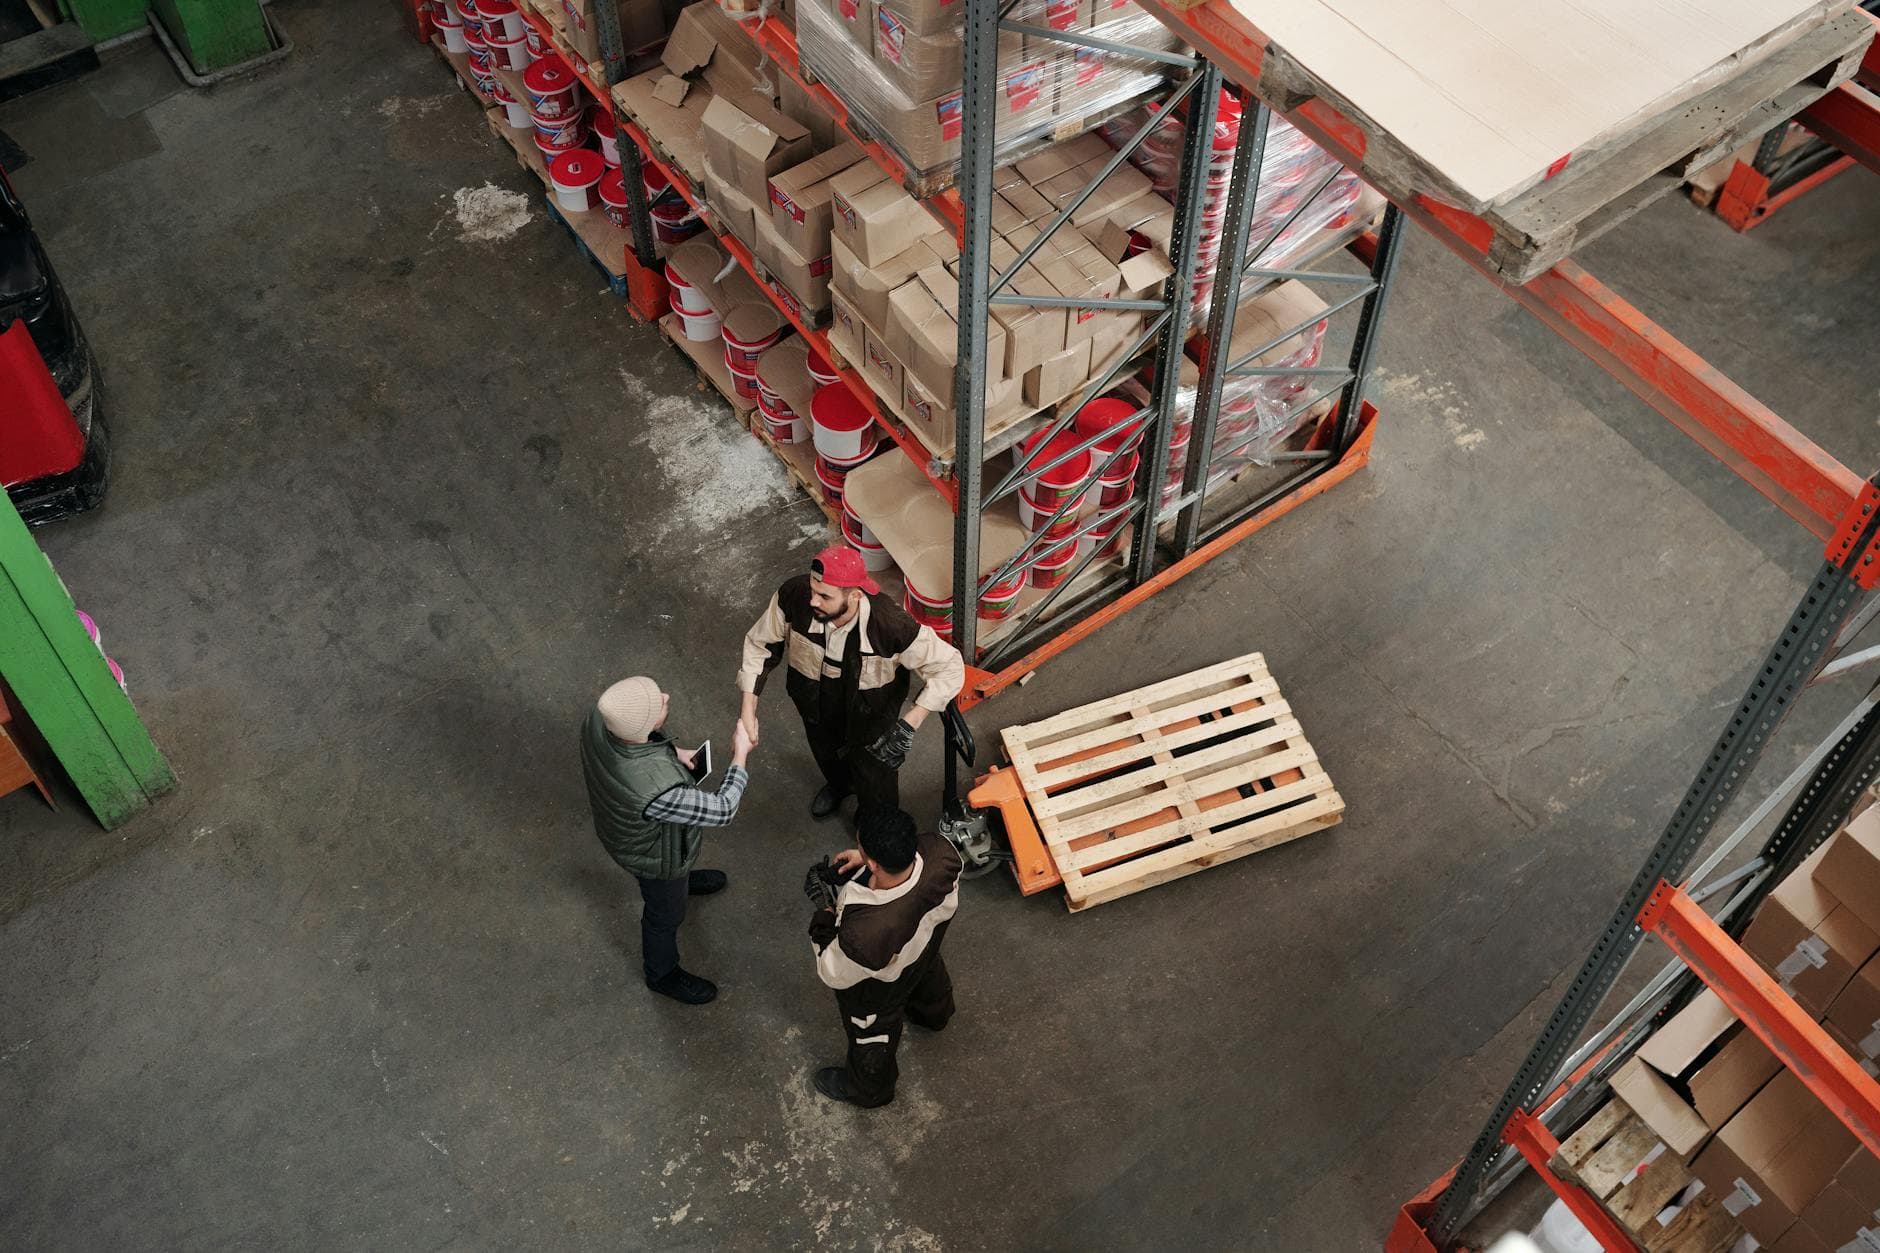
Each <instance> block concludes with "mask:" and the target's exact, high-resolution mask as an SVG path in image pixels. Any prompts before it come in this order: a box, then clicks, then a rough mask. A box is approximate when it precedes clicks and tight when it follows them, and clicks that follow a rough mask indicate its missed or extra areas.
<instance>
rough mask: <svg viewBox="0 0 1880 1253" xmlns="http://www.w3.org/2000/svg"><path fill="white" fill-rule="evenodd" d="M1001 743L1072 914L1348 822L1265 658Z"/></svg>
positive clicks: (1194, 676)
mask: <svg viewBox="0 0 1880 1253" xmlns="http://www.w3.org/2000/svg"><path fill="white" fill-rule="evenodd" d="M1002 738H1003V739H1004V742H1005V747H1006V752H1007V755H1008V756H1009V757H1010V758H1011V761H1012V767H1013V772H1014V774H1016V775H1017V777H1018V780H1019V785H1020V787H1021V788H1022V789H1023V791H1024V794H1025V799H1026V803H1027V805H1028V806H1029V808H1030V810H1031V815H1032V818H1033V819H1034V821H1036V823H1037V825H1038V829H1039V834H1040V836H1041V837H1042V838H1043V840H1044V843H1045V846H1046V848H1047V850H1048V851H1049V853H1050V855H1051V857H1052V859H1053V861H1054V862H1055V863H1056V867H1057V870H1058V874H1059V875H1060V877H1061V878H1062V879H1063V883H1064V891H1065V896H1066V899H1067V904H1068V905H1069V907H1070V908H1071V909H1072V910H1079V909H1085V908H1088V907H1089V906H1091V905H1096V904H1101V903H1103V902H1105V901H1110V900H1115V899H1117V898H1118V897H1122V896H1128V895H1130V894H1132V893H1135V892H1140V891H1142V890H1144V889H1145V888H1149V887H1154V886H1156V885H1158V884H1161V883H1167V882H1169V881H1171V880H1173V879H1177V878H1181V877H1183V876H1185V875H1190V874H1195V873H1197V872H1199V871H1201V870H1205V869H1208V868H1209V867H1212V866H1216V865H1220V864H1222V863H1224V862H1228V861H1233V860H1235V859H1237V858H1241V857H1245V856H1248V855H1249V854H1251V853H1255V852H1259V851H1260V850H1262V849H1265V848H1271V847H1273V846H1275V845H1277V844H1282V843H1285V842H1287V841H1289V840H1294V839H1298V838H1299V837H1301V836H1303V835H1308V834H1311V833H1312V832H1314V831H1320V830H1323V829H1325V828H1326V827H1329V826H1332V825H1334V824H1336V823H1337V822H1338V821H1340V820H1341V819H1342V817H1343V816H1344V808H1345V803H1344V800H1343V799H1342V798H1341V797H1340V796H1339V795H1338V792H1337V789H1336V788H1334V787H1333V786H1332V781H1331V778H1330V776H1329V775H1327V774H1326V773H1325V771H1324V769H1322V768H1321V766H1320V764H1319V759H1318V754H1317V752H1315V751H1314V750H1313V748H1312V745H1311V744H1310V743H1309V742H1308V741H1307V740H1306V737H1305V730H1304V727H1303V726H1302V725H1301V724H1300V722H1299V720H1298V718H1297V717H1296V716H1295V714H1294V710H1293V707H1292V705H1291V704H1290V703H1289V702H1288V701H1287V700H1286V699H1285V698H1284V696H1283V695H1282V694H1281V691H1280V687H1279V683H1278V681H1277V680H1275V679H1274V678H1273V676H1272V674H1271V673H1270V672H1269V671H1268V670H1267V667H1266V659H1265V658H1264V657H1263V656H1262V655H1261V654H1259V653H1248V654H1246V655H1244V656H1240V657H1233V658H1229V659H1228V660H1226V661H1223V662H1220V663H1218V664H1216V665H1212V666H1207V667H1204V668H1202V669H1200V670H1196V671H1193V672H1191V673H1188V674H1184V675H1180V676H1177V677H1176V678H1173V679H1167V680H1164V681H1162V682H1159V683H1152V684H1150V685H1148V686H1146V687H1142V688H1138V689H1136V690H1134V691H1130V692H1123V693H1120V694H1118V695H1116V696H1111V697H1107V698H1105V699H1103V700H1099V701H1093V702H1091V703H1090V704H1087V705H1081V706H1079V707H1077V708H1075V709H1069V710H1066V711H1065V712H1063V713H1061V714H1057V715H1054V716H1053V717H1050V718H1046V719H1043V720H1041V721H1039V722H1034V723H1028V724H1025V725H1023V726H1016V727H1007V728H1005V730H1004V732H1003V735H1002Z"/></svg>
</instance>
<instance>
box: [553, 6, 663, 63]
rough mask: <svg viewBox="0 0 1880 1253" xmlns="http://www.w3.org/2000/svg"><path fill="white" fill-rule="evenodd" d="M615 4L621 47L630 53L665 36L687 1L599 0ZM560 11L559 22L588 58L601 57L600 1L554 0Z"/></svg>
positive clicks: (572, 41)
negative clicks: (597, 12)
mask: <svg viewBox="0 0 1880 1253" xmlns="http://www.w3.org/2000/svg"><path fill="white" fill-rule="evenodd" d="M599 2H600V3H603V4H608V3H611V4H612V5H613V6H614V13H615V14H616V16H617V18H618V20H619V22H620V47H621V51H623V52H624V53H626V54H627V55H628V56H632V55H633V54H634V53H636V52H643V51H645V50H646V49H648V48H651V47H652V46H653V45H654V44H657V43H658V42H659V41H660V40H662V39H664V38H665V37H666V36H667V34H668V33H669V32H670V31H671V30H672V27H673V23H675V22H676V21H677V20H678V18H679V10H680V8H681V7H682V5H683V3H684V0H599ZM552 3H554V4H555V6H556V7H557V8H558V9H559V10H560V15H561V18H562V21H561V22H560V23H558V25H559V27H560V29H561V31H562V33H563V34H564V35H566V36H567V37H568V43H569V44H570V45H571V46H572V47H573V48H574V50H575V51H576V52H578V53H579V54H580V55H581V58H582V59H583V60H585V61H589V62H593V61H599V60H600V59H601V35H600V22H599V19H598V18H597V17H596V16H595V12H594V6H595V3H596V0H552Z"/></svg>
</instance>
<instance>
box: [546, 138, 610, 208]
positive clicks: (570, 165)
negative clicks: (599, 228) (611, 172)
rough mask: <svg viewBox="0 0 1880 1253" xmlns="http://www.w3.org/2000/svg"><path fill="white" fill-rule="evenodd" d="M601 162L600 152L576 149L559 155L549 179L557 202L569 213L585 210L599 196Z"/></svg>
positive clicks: (549, 169) (604, 168)
mask: <svg viewBox="0 0 1880 1253" xmlns="http://www.w3.org/2000/svg"><path fill="white" fill-rule="evenodd" d="M606 168H607V167H606V166H604V165H603V164H601V157H600V154H599V153H598V152H595V151H593V150H592V149H590V148H576V149H575V150H574V151H572V152H564V153H562V154H561V155H560V156H558V157H556V158H555V160H554V161H553V162H551V163H550V165H549V167H548V179H549V182H551V183H552V184H554V187H555V203H556V204H558V205H560V206H561V207H562V208H563V209H566V210H567V211H568V212H570V213H586V212H587V211H588V210H589V209H592V208H593V207H594V205H595V203H596V201H597V200H598V199H599V193H600V185H601V174H602V173H603V172H605V170H606Z"/></svg>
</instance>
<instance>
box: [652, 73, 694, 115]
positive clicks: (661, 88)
mask: <svg viewBox="0 0 1880 1253" xmlns="http://www.w3.org/2000/svg"><path fill="white" fill-rule="evenodd" d="M691 90H692V83H691V80H689V79H684V78H680V77H679V76H678V75H677V74H661V75H660V76H659V77H658V78H657V79H656V80H655V81H654V83H653V99H655V100H657V101H659V102H660V103H661V104H668V105H671V106H672V107H673V108H675V109H676V108H678V107H679V106H680V105H682V104H684V103H685V97H686V93H687V92H689V91H691Z"/></svg>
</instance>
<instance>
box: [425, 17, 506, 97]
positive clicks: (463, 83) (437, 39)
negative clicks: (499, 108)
mask: <svg viewBox="0 0 1880 1253" xmlns="http://www.w3.org/2000/svg"><path fill="white" fill-rule="evenodd" d="M431 51H433V52H435V53H437V57H438V60H440V61H442V62H443V63H444V64H445V65H448V66H450V68H451V72H452V73H453V74H455V75H456V76H457V86H459V87H461V88H462V89H463V90H465V91H467V92H469V93H470V97H471V99H473V100H475V101H476V102H477V103H478V104H480V105H482V106H483V107H484V108H485V109H489V108H492V107H494V106H495V104H496V102H495V101H494V100H492V99H490V98H489V97H488V96H486V95H484V94H483V89H482V88H480V87H478V86H477V80H476V78H475V77H474V76H473V75H472V74H471V73H470V58H469V57H466V56H465V55H464V54H463V53H461V52H452V51H451V50H450V49H449V48H446V47H445V46H444V37H443V36H442V35H432V36H431Z"/></svg>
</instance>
